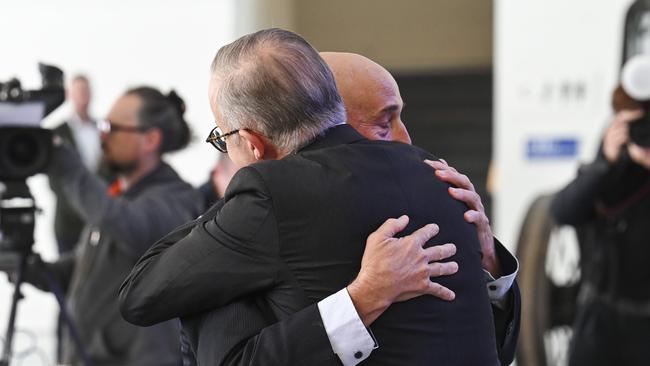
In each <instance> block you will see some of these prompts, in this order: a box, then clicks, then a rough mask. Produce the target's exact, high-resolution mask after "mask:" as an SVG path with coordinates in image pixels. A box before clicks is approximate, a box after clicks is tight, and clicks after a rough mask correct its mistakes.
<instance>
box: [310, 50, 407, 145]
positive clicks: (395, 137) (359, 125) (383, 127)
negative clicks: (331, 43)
mask: <svg viewBox="0 0 650 366" xmlns="http://www.w3.org/2000/svg"><path fill="white" fill-rule="evenodd" d="M320 55H321V57H323V59H324V60H325V62H327V64H328V66H329V67H330V69H332V72H333V73H334V78H335V79H336V86H337V88H338V90H339V93H340V94H341V97H342V98H343V103H344V104H345V109H346V112H347V122H348V123H349V124H350V125H351V126H352V127H354V128H355V129H356V130H357V131H359V132H360V133H361V134H362V135H363V136H365V137H366V138H368V139H371V140H386V141H401V142H404V143H407V144H410V143H411V138H410V136H409V134H408V131H406V127H405V126H404V123H403V122H402V120H401V119H400V114H401V112H402V107H403V106H404V102H403V101H402V97H401V95H400V93H399V87H398V86H397V82H396V81H395V79H394V78H393V76H392V75H391V74H390V73H389V72H388V71H387V70H386V69H384V68H383V67H382V66H381V65H379V64H377V63H376V62H374V61H372V60H370V59H369V58H367V57H364V56H361V55H357V54H354V53H341V52H321V53H320Z"/></svg>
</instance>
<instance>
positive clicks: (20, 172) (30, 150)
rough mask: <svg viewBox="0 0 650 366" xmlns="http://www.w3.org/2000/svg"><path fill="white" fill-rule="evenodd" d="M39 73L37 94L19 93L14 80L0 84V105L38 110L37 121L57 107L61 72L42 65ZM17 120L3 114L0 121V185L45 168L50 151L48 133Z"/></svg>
mask: <svg viewBox="0 0 650 366" xmlns="http://www.w3.org/2000/svg"><path fill="white" fill-rule="evenodd" d="M39 71H40V73H41V78H42V82H43V85H42V88H41V89H38V90H23V88H22V87H21V84H20V81H18V80H17V79H12V80H9V81H8V82H5V83H2V82H0V105H2V106H5V107H7V109H8V110H9V111H12V110H19V107H21V106H22V107H25V106H28V105H29V106H34V107H38V108H39V110H40V114H41V115H40V118H43V117H45V116H47V115H48V114H50V113H51V112H52V111H53V110H55V109H56V108H57V107H58V106H60V105H61V104H62V103H63V101H64V100H65V91H64V87H63V72H62V71H61V70H60V69H58V68H57V67H54V66H48V65H44V64H39ZM7 113H9V115H8V116H7V115H6V114H7ZM21 118H22V117H21V116H20V115H18V114H17V115H15V116H12V115H11V112H5V115H4V116H2V118H1V120H0V181H16V180H18V181H20V180H25V179H26V178H27V177H30V176H32V175H34V174H36V173H40V172H42V171H43V170H44V169H45V168H46V167H47V163H48V161H49V157H50V155H51V150H52V132H51V131H50V130H48V129H44V128H40V127H38V126H33V125H26V124H24V122H25V121H22V120H21ZM39 122H40V121H39ZM39 125H40V123H39Z"/></svg>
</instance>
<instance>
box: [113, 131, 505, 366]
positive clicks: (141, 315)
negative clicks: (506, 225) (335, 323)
mask: <svg viewBox="0 0 650 366" xmlns="http://www.w3.org/2000/svg"><path fill="white" fill-rule="evenodd" d="M425 158H433V157H432V156H431V155H430V154H428V153H426V152H424V151H422V150H420V149H418V148H415V147H413V146H410V145H405V144H400V143H392V142H379V141H368V140H366V139H363V138H362V137H361V136H360V135H359V134H358V133H357V132H356V131H354V129H352V128H351V127H350V126H347V125H341V126H337V127H334V128H332V129H330V130H328V131H326V133H325V134H324V137H321V138H319V139H317V140H316V141H315V142H313V143H311V144H310V145H308V146H307V147H305V148H304V149H302V150H301V151H300V152H299V153H297V154H292V155H291V156H288V157H286V158H284V159H282V160H277V161H265V162H261V163H257V164H254V165H252V166H249V167H246V168H243V169H241V170H240V171H239V172H238V173H237V174H236V175H235V177H234V178H233V181H232V182H231V184H230V186H229V188H228V191H227V193H226V197H225V204H224V206H223V207H222V208H221V209H220V210H219V211H218V213H217V215H216V217H215V218H214V219H210V220H207V221H205V222H202V223H201V224H200V225H197V226H195V227H194V229H193V230H192V231H191V232H190V234H189V235H187V236H186V237H184V238H182V239H180V240H178V241H176V242H175V243H170V242H165V241H162V242H159V243H158V244H156V245H154V247H153V248H152V249H151V250H150V251H149V252H148V253H147V254H145V256H144V257H143V258H142V259H141V260H140V261H139V262H138V264H137V265H136V267H135V268H134V270H133V271H132V273H131V275H130V276H129V277H128V278H127V281H126V282H125V284H124V285H123V287H122V288H121V291H120V292H121V293H120V298H121V310H122V314H123V315H124V316H125V318H126V319H127V320H129V321H131V322H133V323H136V324H139V325H150V324H154V323H157V322H159V321H163V320H167V319H170V318H174V317H178V316H189V315H195V314H199V313H201V312H204V311H206V310H210V309H214V308H218V307H222V306H224V305H226V304H228V303H230V302H232V301H233V300H235V299H240V298H254V297H255V296H260V297H262V300H263V301H264V302H265V303H266V304H268V306H269V308H270V310H271V312H272V313H273V315H274V316H275V317H277V318H278V319H279V320H283V319H285V318H287V317H289V315H291V314H294V313H296V312H297V311H299V310H302V309H304V308H305V307H307V306H308V305H310V304H313V303H315V302H317V301H319V300H322V299H323V298H325V297H326V296H328V295H330V294H331V293H333V292H335V291H337V290H338V289H341V288H343V287H345V286H346V285H347V284H348V283H349V282H350V281H351V280H352V279H353V278H354V276H355V275H356V274H357V272H358V271H359V266H360V262H361V256H362V254H363V250H364V244H365V241H366V238H367V236H368V234H369V233H371V232H372V231H373V230H375V229H376V228H377V227H379V225H380V224H381V223H383V221H384V220H385V219H386V218H387V217H398V216H400V215H402V214H408V215H409V216H410V218H411V220H410V223H409V227H407V229H406V230H405V232H404V233H405V234H408V233H410V232H412V231H413V230H414V229H416V228H419V227H421V226H423V225H424V224H427V223H430V222H435V223H437V224H438V225H439V226H440V234H438V235H437V236H436V237H435V238H433V239H432V240H430V242H429V243H428V244H429V245H433V244H442V243H447V242H454V243H455V244H456V245H457V248H458V250H457V254H456V255H455V256H454V258H453V259H454V260H455V261H457V262H458V264H459V266H460V268H462V269H463V270H462V271H460V272H459V273H458V274H456V275H454V276H450V277H446V278H442V279H439V282H440V283H441V284H442V285H444V286H447V287H450V288H453V289H454V290H455V292H456V295H457V297H456V299H455V301H454V302H446V301H443V300H439V299H437V298H435V297H432V296H422V297H419V298H416V299H413V300H410V301H407V302H403V303H398V304H393V305H392V306H391V307H390V308H389V309H388V310H387V311H386V312H385V313H384V314H383V315H382V316H381V317H380V318H379V319H378V320H377V321H376V322H375V323H374V324H373V326H372V330H373V332H374V333H375V335H376V336H377V338H378V339H381V340H382V345H381V347H380V348H379V349H378V350H376V351H375V352H373V353H372V355H371V356H370V357H369V358H368V360H367V361H366V363H367V364H374V365H396V364H400V365H402V364H435V363H438V364H445V365H496V364H497V363H498V360H497V354H496V342H495V336H494V334H495V332H494V326H493V319H492V312H491V310H490V305H489V301H488V297H487V292H486V290H485V280H484V274H483V271H482V268H481V254H480V246H479V243H478V238H477V237H476V229H475V228H474V226H473V225H471V224H468V223H466V222H465V221H464V220H463V213H464V211H465V210H466V207H465V206H464V205H462V204H461V203H459V202H458V201H455V200H453V199H452V198H451V197H450V196H449V194H448V193H447V187H448V185H446V184H444V183H442V182H441V181H439V180H438V179H437V178H436V177H435V176H434V175H433V174H431V170H430V167H428V166H427V165H425V164H423V163H422V160H423V159H425ZM251 296H252V297H251ZM321 332H322V331H321ZM321 335H322V333H321ZM305 337H307V334H306V335H305ZM330 352H331V351H330ZM304 362H305V361H304V360H299V359H290V360H288V364H304ZM319 364H320V363H319Z"/></svg>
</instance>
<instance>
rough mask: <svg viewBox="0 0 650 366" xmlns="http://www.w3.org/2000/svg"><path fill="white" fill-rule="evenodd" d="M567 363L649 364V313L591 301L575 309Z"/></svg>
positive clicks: (590, 365)
mask: <svg viewBox="0 0 650 366" xmlns="http://www.w3.org/2000/svg"><path fill="white" fill-rule="evenodd" d="M572 342H573V343H572V345H571V350H570V354H569V366H601V365H602V366H610V365H616V366H628V365H629V366H636V365H639V366H641V365H650V316H639V315H630V314H623V313H619V312H618V311H616V310H614V309H613V308H611V307H609V306H607V305H605V304H602V303H599V302H594V303H591V304H589V305H586V306H584V307H583V308H581V309H579V311H578V316H577V319H576V324H575V326H574V334H573V341H572Z"/></svg>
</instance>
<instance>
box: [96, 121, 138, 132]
mask: <svg viewBox="0 0 650 366" xmlns="http://www.w3.org/2000/svg"><path fill="white" fill-rule="evenodd" d="M149 128H150V127H145V126H123V125H118V124H115V123H113V122H111V121H109V120H107V119H103V120H99V121H97V129H98V130H99V132H103V133H106V134H109V133H113V132H119V131H122V132H132V133H143V132H146V131H147V130H149Z"/></svg>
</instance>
